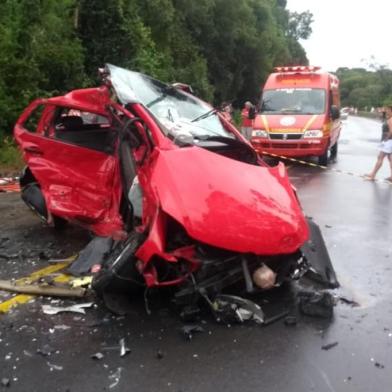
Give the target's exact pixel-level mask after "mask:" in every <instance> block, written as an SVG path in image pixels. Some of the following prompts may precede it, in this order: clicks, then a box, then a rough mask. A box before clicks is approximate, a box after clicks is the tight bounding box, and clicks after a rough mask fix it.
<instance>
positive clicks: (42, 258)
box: [38, 252, 49, 261]
mask: <svg viewBox="0 0 392 392" xmlns="http://www.w3.org/2000/svg"><path fill="white" fill-rule="evenodd" d="M38 257H39V260H40V261H46V260H49V257H48V256H47V255H46V254H45V253H44V252H39V253H38Z"/></svg>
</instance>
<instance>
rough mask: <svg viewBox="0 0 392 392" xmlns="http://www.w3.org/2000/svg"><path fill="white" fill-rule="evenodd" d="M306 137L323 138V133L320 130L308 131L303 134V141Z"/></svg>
mask: <svg viewBox="0 0 392 392" xmlns="http://www.w3.org/2000/svg"><path fill="white" fill-rule="evenodd" d="M308 137H323V131H321V130H320V129H309V130H308V131H305V133H304V139H306V138H308Z"/></svg>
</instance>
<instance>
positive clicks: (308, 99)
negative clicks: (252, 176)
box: [251, 66, 341, 166]
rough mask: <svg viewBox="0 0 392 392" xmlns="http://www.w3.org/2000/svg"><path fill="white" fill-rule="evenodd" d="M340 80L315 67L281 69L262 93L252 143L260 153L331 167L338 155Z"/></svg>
mask: <svg viewBox="0 0 392 392" xmlns="http://www.w3.org/2000/svg"><path fill="white" fill-rule="evenodd" d="M339 108H340V94H339V79H338V78H337V77H336V76H335V75H332V74H330V73H328V72H323V71H321V69H320V67H315V66H294V67H276V68H274V72H273V73H272V74H270V75H269V77H268V79H267V81H266V83H265V85H264V89H263V92H262V97H261V102H260V105H259V112H258V113H257V115H256V118H255V120H254V122H253V131H252V138H251V143H252V145H253V146H254V148H255V149H256V150H257V151H258V152H259V153H260V154H266V155H268V154H273V155H279V156H284V157H305V156H316V157H318V163H319V164H320V165H323V166H325V165H327V164H328V158H329V152H330V157H331V159H335V158H336V156H337V153H338V139H339V135H340V131H341V121H340V110H339Z"/></svg>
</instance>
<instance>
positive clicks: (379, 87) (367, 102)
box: [336, 64, 392, 110]
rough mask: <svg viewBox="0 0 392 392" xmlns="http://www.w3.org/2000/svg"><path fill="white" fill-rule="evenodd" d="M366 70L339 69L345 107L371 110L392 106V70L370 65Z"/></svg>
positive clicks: (337, 72) (338, 73) (338, 74)
mask: <svg viewBox="0 0 392 392" xmlns="http://www.w3.org/2000/svg"><path fill="white" fill-rule="evenodd" d="M368 68H369V69H365V68H353V69H349V68H339V69H338V70H337V71H336V74H337V76H338V77H339V79H340V94H341V100H342V105H343V106H354V107H356V108H358V109H361V110H370V109H371V108H372V107H373V108H377V107H380V106H383V105H384V104H390V105H392V70H390V69H388V68H387V67H385V66H380V65H377V64H370V65H369V67H368Z"/></svg>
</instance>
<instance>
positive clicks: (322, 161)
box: [318, 148, 328, 166]
mask: <svg viewBox="0 0 392 392" xmlns="http://www.w3.org/2000/svg"><path fill="white" fill-rule="evenodd" d="M318 164H319V165H320V166H327V165H328V148H327V149H326V150H325V151H324V153H323V155H320V156H319V157H318Z"/></svg>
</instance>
